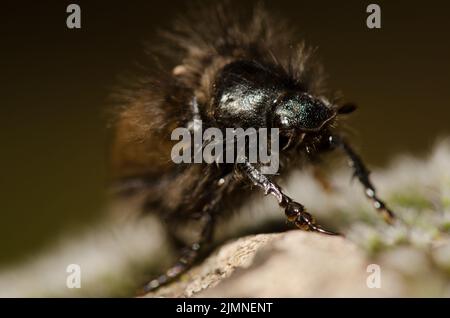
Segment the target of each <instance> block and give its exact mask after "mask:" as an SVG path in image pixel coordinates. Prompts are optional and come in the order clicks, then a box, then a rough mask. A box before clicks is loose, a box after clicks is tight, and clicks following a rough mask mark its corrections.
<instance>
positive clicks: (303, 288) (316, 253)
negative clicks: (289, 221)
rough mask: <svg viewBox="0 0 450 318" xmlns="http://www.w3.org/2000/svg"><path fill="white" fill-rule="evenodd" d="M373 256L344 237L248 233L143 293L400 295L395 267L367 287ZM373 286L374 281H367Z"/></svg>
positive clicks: (173, 294)
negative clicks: (166, 283) (179, 275)
mask: <svg viewBox="0 0 450 318" xmlns="http://www.w3.org/2000/svg"><path fill="white" fill-rule="evenodd" d="M370 264H371V262H370V261H369V260H368V259H367V258H366V257H365V256H364V253H362V251H361V250H360V249H359V248H358V247H356V246H355V245H354V244H353V243H351V242H350V241H348V240H346V239H345V238H343V237H338V236H325V235H321V234H316V233H307V232H302V231H295V230H294V231H289V232H285V233H278V234H259V235H254V236H247V237H244V238H240V239H237V240H235V241H233V242H230V243H227V244H225V245H223V246H222V247H220V248H219V249H218V250H217V251H216V252H215V253H213V254H212V255H211V256H210V257H208V258H207V259H206V260H205V261H204V262H203V263H202V264H200V265H199V266H197V267H194V268H193V269H192V270H190V271H189V272H188V273H187V274H186V275H184V277H182V279H181V280H180V281H177V282H174V283H172V284H171V285H169V286H166V287H163V288H161V289H159V290H158V291H157V292H156V293H149V294H147V295H146V296H147V297H193V296H194V297H195V296H197V297H344V296H348V297H378V296H386V297H391V296H401V295H403V292H402V284H401V282H400V281H399V279H398V278H397V277H396V275H395V274H394V273H390V272H383V273H382V276H381V280H382V284H381V288H369V287H368V285H367V280H368V278H369V277H370V276H371V275H372V272H367V268H368V265H370ZM370 286H372V285H370Z"/></svg>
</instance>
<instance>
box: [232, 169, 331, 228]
mask: <svg viewBox="0 0 450 318" xmlns="http://www.w3.org/2000/svg"><path fill="white" fill-rule="evenodd" d="M238 169H239V170H240V171H241V172H242V173H243V174H244V175H245V176H246V177H247V178H248V179H249V180H250V181H251V182H252V183H253V184H254V185H256V186H258V187H260V188H261V189H263V190H264V193H265V194H266V195H268V194H270V195H273V196H274V197H275V198H276V199H277V201H278V204H279V205H280V206H281V207H282V208H284V213H285V215H286V218H287V219H288V221H290V222H292V223H294V224H295V225H296V226H297V227H298V228H300V229H302V230H305V231H315V232H319V233H323V234H329V235H337V233H334V232H331V231H327V230H325V229H323V228H322V227H321V226H319V225H317V224H316V223H315V220H314V218H313V217H312V215H311V214H309V213H308V212H306V210H305V208H304V207H303V205H301V204H300V203H297V202H295V201H293V200H292V199H291V198H290V197H289V196H287V195H286V194H284V193H283V191H282V190H281V188H280V187H279V186H278V185H277V184H276V183H274V182H273V181H271V180H270V179H269V178H268V177H266V176H265V175H264V174H262V173H261V171H260V170H259V169H258V168H256V167H255V166H254V165H252V164H251V163H249V162H248V161H247V162H244V163H241V164H239V165H238Z"/></svg>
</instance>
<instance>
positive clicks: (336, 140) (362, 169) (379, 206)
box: [329, 136, 395, 224]
mask: <svg viewBox="0 0 450 318" xmlns="http://www.w3.org/2000/svg"><path fill="white" fill-rule="evenodd" d="M329 141H330V144H331V146H333V147H337V148H339V149H341V150H342V151H343V152H344V153H345V154H346V155H347V157H348V159H349V165H350V167H352V168H353V171H354V175H355V177H357V178H358V180H359V182H360V183H361V184H362V185H363V187H364V192H365V194H366V196H367V197H368V198H369V199H370V200H371V201H372V203H373V206H374V208H375V209H376V210H377V211H378V212H380V213H381V215H382V216H383V218H384V220H385V221H386V222H388V223H391V224H392V223H393V222H394V220H395V214H394V213H393V212H392V211H391V210H390V209H389V208H388V207H387V206H386V204H385V203H384V202H383V201H382V200H381V199H380V198H378V196H377V193H376V191H375V187H374V186H373V184H372V182H371V181H370V178H369V174H370V172H369V170H368V169H367V168H366V166H365V165H364V163H363V161H362V159H361V157H360V156H359V155H358V154H357V153H356V152H355V151H354V150H353V149H352V147H351V146H350V145H349V144H348V143H346V142H345V141H344V140H343V139H342V138H340V137H338V136H330V140H329Z"/></svg>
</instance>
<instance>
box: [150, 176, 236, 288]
mask: <svg viewBox="0 0 450 318" xmlns="http://www.w3.org/2000/svg"><path fill="white" fill-rule="evenodd" d="M231 178H232V174H231V173H230V174H227V175H226V176H224V177H223V178H221V179H220V180H218V182H217V187H218V191H217V195H215V196H214V198H213V199H212V200H211V201H210V202H209V203H207V204H205V206H204V207H203V210H202V213H201V214H202V217H203V218H204V224H203V228H202V231H201V234H200V238H199V240H198V241H197V242H195V243H193V244H191V245H190V246H187V247H185V248H184V249H182V250H181V256H180V258H179V259H178V261H177V262H176V263H175V265H174V266H172V267H171V268H169V269H168V270H167V271H166V272H165V273H164V274H162V275H160V276H159V277H157V278H155V279H153V280H152V281H150V282H149V283H147V284H146V285H145V286H144V288H143V292H144V293H147V292H150V291H154V290H156V289H158V288H159V287H161V286H162V285H166V284H167V283H169V282H172V281H174V280H175V279H176V278H178V277H180V276H181V275H182V274H183V273H185V272H186V271H187V270H189V269H190V268H191V267H192V265H193V264H194V263H195V261H196V260H197V258H198V256H199V254H200V252H201V249H203V248H204V247H205V246H206V245H207V244H208V243H210V242H211V241H212V238H213V234H214V224H215V213H214V211H215V210H216V207H217V205H218V203H219V202H220V201H221V199H222V197H223V194H224V191H225V190H226V188H227V187H226V186H227V184H228V182H229V181H230V180H231Z"/></svg>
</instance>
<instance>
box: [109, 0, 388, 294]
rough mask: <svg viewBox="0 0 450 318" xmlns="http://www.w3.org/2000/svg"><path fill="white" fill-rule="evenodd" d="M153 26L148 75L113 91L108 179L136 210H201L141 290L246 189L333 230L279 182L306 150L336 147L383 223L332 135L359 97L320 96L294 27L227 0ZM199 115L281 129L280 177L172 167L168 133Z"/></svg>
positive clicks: (213, 123) (239, 167) (222, 166)
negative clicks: (195, 227) (156, 32)
mask: <svg viewBox="0 0 450 318" xmlns="http://www.w3.org/2000/svg"><path fill="white" fill-rule="evenodd" d="M161 35H162V37H163V39H164V41H161V45H159V46H157V48H156V49H155V50H154V51H153V52H152V56H157V57H158V58H157V60H158V61H159V64H158V67H157V69H156V70H153V71H152V72H153V75H149V74H148V73H147V74H144V75H142V76H140V77H138V78H137V79H136V80H135V81H134V82H133V85H129V86H128V88H125V89H122V91H121V92H120V94H118V96H119V100H118V101H119V103H120V105H121V106H120V108H119V109H118V111H117V113H116V118H115V121H114V138H113V144H112V151H111V158H112V171H113V178H114V180H115V184H116V186H117V187H118V189H119V193H121V194H122V195H131V194H132V195H136V196H139V197H140V198H141V201H140V202H141V205H142V211H147V212H151V213H155V214H157V215H159V216H161V217H162V219H164V220H165V221H166V223H167V225H168V227H169V228H175V227H180V226H181V227H183V226H186V224H187V223H188V221H189V220H192V219H198V220H200V221H201V224H202V230H201V231H200V232H201V233H200V236H199V238H198V240H197V241H196V242H194V243H193V244H190V245H188V246H187V247H186V248H185V249H184V250H183V251H182V253H181V256H180V259H179V260H178V262H177V263H176V264H175V265H174V266H173V267H171V268H170V269H169V270H168V271H166V272H165V273H164V274H163V275H161V276H160V277H158V278H156V279H154V280H152V281H151V282H149V283H148V284H147V285H146V286H145V290H146V291H149V290H154V289H156V288H158V287H159V286H161V285H163V284H165V283H167V282H169V281H172V280H174V279H175V278H176V277H178V276H179V275H180V274H182V273H183V272H185V271H186V270H187V269H188V268H189V267H190V266H191V265H192V264H193V263H194V261H195V260H196V258H197V256H198V254H199V251H200V250H201V248H203V246H204V245H206V244H207V243H208V242H210V241H211V237H212V235H213V231H214V228H215V225H216V224H217V223H218V222H219V219H220V217H226V216H227V215H230V214H231V213H232V211H233V210H235V209H236V208H238V207H240V206H242V205H243V204H244V203H245V202H246V201H247V199H248V197H249V196H250V195H252V194H253V192H255V191H254V188H255V187H256V188H260V189H261V190H262V191H263V193H264V194H266V195H271V196H273V197H274V198H275V199H276V200H277V202H278V204H279V206H280V207H281V209H283V211H284V213H285V215H286V218H287V220H289V221H290V222H292V223H294V224H295V225H296V226H297V227H298V228H300V229H302V230H307V231H316V232H320V233H323V234H330V235H332V234H335V233H333V232H331V231H328V230H326V229H324V228H323V227H321V226H320V225H318V224H317V223H316V222H315V220H314V218H313V217H312V215H311V214H310V213H309V212H307V210H306V209H305V207H304V206H303V205H302V204H300V203H298V202H296V201H295V200H294V199H293V198H290V197H289V196H288V195H286V194H285V193H284V192H283V190H282V189H281V187H280V186H279V185H278V183H277V182H278V181H277V180H278V179H280V178H282V177H283V176H286V175H288V174H289V172H290V171H291V170H292V169H294V168H296V167H298V166H299V163H300V162H301V161H302V160H303V159H306V161H308V160H312V159H311V158H315V157H317V156H320V155H321V154H322V153H324V152H328V151H333V150H340V151H341V152H342V153H343V154H345V155H346V156H347V157H348V159H349V162H350V165H351V167H352V168H353V170H354V175H355V176H356V177H357V178H358V179H359V181H360V182H361V184H362V185H363V187H364V190H365V194H366V196H367V197H368V198H369V199H370V200H371V202H372V204H373V206H374V208H375V209H376V210H377V211H378V212H380V214H382V216H383V217H384V218H385V219H386V220H387V221H388V222H392V221H393V220H394V218H395V217H394V213H393V212H392V211H391V210H390V209H389V208H388V207H387V206H386V204H385V203H384V202H383V201H382V200H381V199H380V198H379V197H378V196H377V193H376V191H375V187H374V186H373V184H372V183H371V181H370V179H369V171H368V170H367V168H366V167H365V165H364V164H363V162H362V160H361V158H360V157H359V155H358V154H357V153H356V152H355V151H354V150H353V149H352V147H351V146H350V144H349V143H348V142H347V141H346V139H345V138H344V137H343V136H342V134H341V133H340V131H341V130H340V127H341V121H340V119H341V117H342V116H344V115H347V114H350V113H351V112H353V111H354V110H355V109H356V106H355V105H353V104H350V103H340V102H338V101H331V100H330V99H329V98H327V95H328V94H329V93H328V92H327V91H326V90H325V89H324V83H323V82H324V81H323V71H322V69H321V66H320V65H319V64H318V63H317V62H315V60H314V58H313V54H312V53H313V51H312V50H311V49H309V48H308V47H306V46H305V45H304V44H303V43H301V44H300V45H298V46H297V47H292V46H290V45H289V43H291V42H292V39H293V38H295V37H294V32H293V31H292V28H291V27H290V26H289V25H288V24H286V23H285V22H284V21H283V20H282V19H275V18H273V16H272V15H271V14H269V13H268V12H267V11H265V10H264V9H263V8H261V7H257V8H256V9H254V10H253V11H252V12H251V13H250V14H249V15H247V16H245V15H244V13H242V14H241V13H239V14H238V13H237V12H236V11H234V10H232V8H231V7H230V6H228V5H214V6H213V7H212V8H207V9H204V8H197V9H196V10H192V12H190V13H186V14H185V16H184V17H182V18H180V19H179V20H178V21H177V22H176V23H175V25H174V27H173V29H172V30H169V31H163V32H162V33H161ZM197 120H201V121H202V124H203V125H204V126H205V127H217V128H219V129H225V128H249V127H253V128H263V127H266V128H274V127H275V128H277V129H279V132H280V136H279V138H280V145H281V148H282V150H281V152H280V154H279V158H280V170H279V175H276V176H268V175H265V174H264V173H262V172H261V165H260V164H258V163H251V162H249V161H248V160H244V162H240V163H211V164H207V163H204V162H203V163H198V164H193V163H190V164H188V163H182V164H175V163H174V162H173V160H171V157H170V154H171V149H172V147H173V145H174V142H173V140H171V137H170V136H171V132H172V131H173V130H174V129H175V128H177V127H190V128H189V129H191V131H192V127H193V122H195V121H197ZM303 161H304V160H303Z"/></svg>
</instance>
